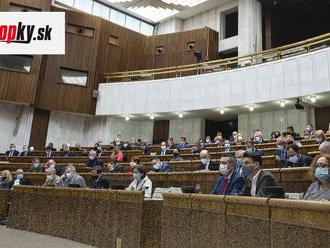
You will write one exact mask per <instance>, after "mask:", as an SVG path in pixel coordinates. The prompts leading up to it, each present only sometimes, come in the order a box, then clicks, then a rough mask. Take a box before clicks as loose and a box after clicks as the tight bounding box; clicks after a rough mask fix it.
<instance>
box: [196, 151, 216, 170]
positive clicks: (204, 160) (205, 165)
mask: <svg viewBox="0 0 330 248" xmlns="http://www.w3.org/2000/svg"><path fill="white" fill-rule="evenodd" d="M199 157H200V159H201V164H200V166H199V168H198V170H200V171H217V170H219V164H218V163H217V162H213V161H211V156H210V155H209V153H208V151H207V150H203V151H201V152H200V154H199Z"/></svg>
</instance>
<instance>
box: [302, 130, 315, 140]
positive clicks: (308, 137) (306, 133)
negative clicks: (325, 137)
mask: <svg viewBox="0 0 330 248" xmlns="http://www.w3.org/2000/svg"><path fill="white" fill-rule="evenodd" d="M311 139H313V136H312V130H311V129H310V128H308V127H306V128H305V129H304V137H303V140H311Z"/></svg>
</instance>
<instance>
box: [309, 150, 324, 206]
mask: <svg viewBox="0 0 330 248" xmlns="http://www.w3.org/2000/svg"><path fill="white" fill-rule="evenodd" d="M310 175H311V176H312V177H313V178H314V182H313V183H312V184H311V185H310V186H309V188H308V190H307V192H306V194H305V195H304V200H314V201H330V156H329V155H319V156H317V157H316V158H315V159H314V160H313V162H312V165H311V168H310Z"/></svg>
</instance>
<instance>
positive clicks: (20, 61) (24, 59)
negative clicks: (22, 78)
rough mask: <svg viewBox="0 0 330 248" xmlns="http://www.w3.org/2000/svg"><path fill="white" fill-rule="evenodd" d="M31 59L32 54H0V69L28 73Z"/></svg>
mask: <svg viewBox="0 0 330 248" xmlns="http://www.w3.org/2000/svg"><path fill="white" fill-rule="evenodd" d="M32 59H33V57H32V56H23V55H0V69H4V70H11V71H19V72H27V73H29V72H31V67H32Z"/></svg>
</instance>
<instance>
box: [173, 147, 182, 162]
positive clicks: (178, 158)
mask: <svg viewBox="0 0 330 248" xmlns="http://www.w3.org/2000/svg"><path fill="white" fill-rule="evenodd" d="M182 160H183V158H182V157H181V156H180V153H179V151H178V149H174V150H173V157H172V159H171V161H182Z"/></svg>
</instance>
